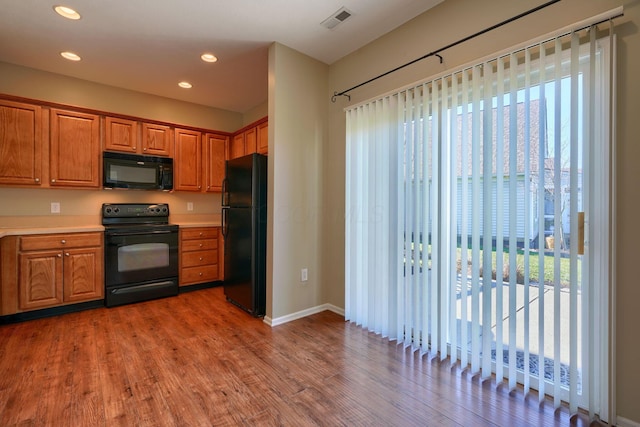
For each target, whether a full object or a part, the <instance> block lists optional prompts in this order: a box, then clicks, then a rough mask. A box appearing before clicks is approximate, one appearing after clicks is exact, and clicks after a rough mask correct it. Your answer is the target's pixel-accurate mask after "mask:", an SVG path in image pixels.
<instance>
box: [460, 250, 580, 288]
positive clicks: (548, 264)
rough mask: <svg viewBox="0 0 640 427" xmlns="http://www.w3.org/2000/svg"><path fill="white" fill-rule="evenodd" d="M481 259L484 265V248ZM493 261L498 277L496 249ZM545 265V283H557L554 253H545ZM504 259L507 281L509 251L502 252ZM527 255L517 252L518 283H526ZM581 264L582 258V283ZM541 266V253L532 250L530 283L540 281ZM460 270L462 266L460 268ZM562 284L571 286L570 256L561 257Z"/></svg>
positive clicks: (493, 252)
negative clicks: (525, 264) (525, 263)
mask: <svg viewBox="0 0 640 427" xmlns="http://www.w3.org/2000/svg"><path fill="white" fill-rule="evenodd" d="M479 254H480V255H479V259H480V265H482V256H483V255H482V250H480V251H479ZM457 256H458V266H459V265H460V259H461V249H458V255H457ZM491 258H492V260H491V262H492V270H493V271H492V277H494V278H495V277H496V276H497V275H496V259H497V254H496V252H495V251H492V252H491ZM542 258H543V263H544V264H543V265H544V283H545V284H554V283H555V280H556V279H555V272H556V269H555V260H554V257H553V255H546V254H545V255H544V256H543V257H542ZM467 259H468V260H469V262H470V260H471V250H470V249H468V250H467ZM502 259H503V275H502V278H503V280H505V281H508V280H509V274H510V256H509V253H508V252H504V253H503V254H502ZM524 261H525V255H524V254H523V253H522V252H521V251H518V254H516V274H517V279H516V282H517V283H524V273H525V266H524ZM580 264H581V260H580V259H578V283H580V270H581V268H580ZM539 266H540V255H539V253H538V252H537V251H531V252H530V253H529V282H530V283H539V282H540V277H539V276H540V275H539ZM458 271H460V268H458ZM559 272H560V285H561V286H569V284H570V280H571V274H570V260H569V258H564V257H563V258H560V271H559Z"/></svg>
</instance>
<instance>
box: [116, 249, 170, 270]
mask: <svg viewBox="0 0 640 427" xmlns="http://www.w3.org/2000/svg"><path fill="white" fill-rule="evenodd" d="M167 266H169V245H168V244H167V243H140V244H136V245H127V246H122V247H119V248H118V272H120V273H123V272H126V271H134V270H146V269H149V268H158V267H167Z"/></svg>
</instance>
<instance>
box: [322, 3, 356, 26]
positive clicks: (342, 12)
mask: <svg viewBox="0 0 640 427" xmlns="http://www.w3.org/2000/svg"><path fill="white" fill-rule="evenodd" d="M351 15H353V14H352V13H351V12H350V11H349V10H347V8H346V7H342V8H340V9H338V10H337V11H336V12H335V13H334V14H333V15H331V16H330V17H328V18H327V19H325V20H324V21H322V22H321V23H320V25H322V26H323V27H325V28H328V29H332V28H334V27H335V26H336V25H338V24H340V23H342V22H344V21H346V20H347V19H348V18H349V17H350V16H351Z"/></svg>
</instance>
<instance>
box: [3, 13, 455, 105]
mask: <svg viewBox="0 0 640 427" xmlns="http://www.w3.org/2000/svg"><path fill="white" fill-rule="evenodd" d="M441 1H443V0H393V1H389V0H322V1H310V0H268V1H267V0H227V1H223V0H184V1H180V2H179V1H176V0H153V1H140V0H138V1H135V0H134V1H132V0H108V1H105V0H15V1H10V2H3V10H2V13H0V62H7V63H11V64H17V65H22V66H26V67H31V68H35V69H40V70H45V71H49V72H53V73H58V74H62V75H67V76H72V77H76V78H80V79H84V80H89V81H93V82H98V83H102V84H106V85H110V86H116V87H121V88H126V89H130V90H135V91H139V92H144V93H149V94H154V95H159V96H163V97H168V98H173V99H178V100H182V101H187V102H193V103H196V104H202V105H206V106H211V107H216V108H222V109H225V110H230V111H235V112H240V113H244V112H246V111H247V110H249V109H251V108H253V107H255V106H257V105H260V104H262V103H263V102H265V101H266V100H267V90H268V88H267V82H268V80H267V79H268V49H269V46H270V45H271V44H272V43H273V42H274V41H275V42H279V43H281V44H283V45H286V46H288V47H290V48H292V49H295V50H297V51H300V52H302V53H304V54H306V55H308V56H311V57H313V58H315V59H317V60H319V61H322V62H324V63H326V64H332V63H333V62H335V61H337V60H338V59H340V58H342V57H343V56H345V55H347V54H349V53H351V52H353V51H355V50H357V49H358V48H360V47H362V46H364V45H366V44H367V43H369V42H371V41H372V40H374V39H376V38H378V37H380V36H381V35H383V34H385V33H387V32H389V31H391V30H392V29H394V28H396V27H398V26H400V25H401V24H403V23H405V22H407V21H409V20H410V19H412V18H414V17H415V16H417V15H419V14H421V13H422V12H424V11H426V10H428V9H430V8H431V7H433V6H434V5H436V4H438V3H440V2H441ZM56 5H64V6H68V7H71V8H73V9H75V10H76V11H77V12H78V13H80V15H81V19H79V20H75V21H74V20H69V19H66V18H63V17H61V16H59V15H58V14H56V13H55V12H54V10H53V7H54V6H56ZM342 7H346V8H347V9H348V11H349V12H351V14H352V16H351V17H349V18H348V19H346V20H344V22H341V23H340V24H339V25H338V26H336V27H335V28H333V29H327V28H325V27H324V26H322V25H321V23H322V22H323V21H324V20H325V19H327V18H329V17H330V16H332V15H333V14H334V13H335V12H337V11H338V10H339V9H341V8H342ZM62 51H72V52H74V53H76V54H78V55H80V56H81V58H82V60H81V61H79V62H72V61H68V60H66V59H63V58H62V57H61V56H60V52H62ZM204 52H211V53H213V54H214V55H216V56H217V57H218V61H217V62H216V63H205V62H203V61H202V60H201V59H200V55H201V54H202V53H204ZM182 80H186V81H189V82H190V83H192V84H193V87H192V88H191V89H182V88H180V87H178V82H179V81H182Z"/></svg>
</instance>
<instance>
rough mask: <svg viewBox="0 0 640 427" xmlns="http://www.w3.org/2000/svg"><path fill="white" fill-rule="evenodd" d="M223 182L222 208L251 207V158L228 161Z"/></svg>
mask: <svg viewBox="0 0 640 427" xmlns="http://www.w3.org/2000/svg"><path fill="white" fill-rule="evenodd" d="M225 181H226V185H225V194H224V195H223V202H222V203H223V206H230V207H247V206H251V205H252V195H253V188H252V186H253V156H245V157H239V158H237V159H232V160H228V161H227V170H226V177H225Z"/></svg>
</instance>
